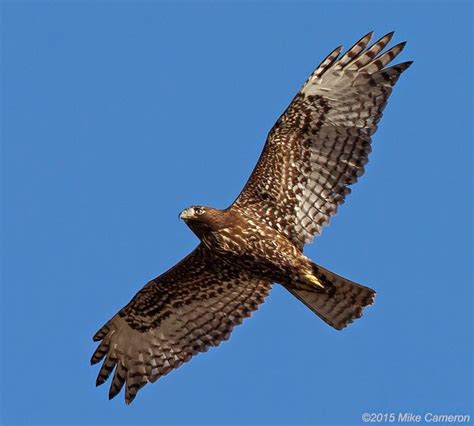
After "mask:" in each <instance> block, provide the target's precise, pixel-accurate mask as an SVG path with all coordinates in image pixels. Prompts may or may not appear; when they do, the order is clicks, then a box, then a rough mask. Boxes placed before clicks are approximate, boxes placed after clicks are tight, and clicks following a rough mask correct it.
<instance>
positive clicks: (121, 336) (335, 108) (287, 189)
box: [91, 33, 412, 404]
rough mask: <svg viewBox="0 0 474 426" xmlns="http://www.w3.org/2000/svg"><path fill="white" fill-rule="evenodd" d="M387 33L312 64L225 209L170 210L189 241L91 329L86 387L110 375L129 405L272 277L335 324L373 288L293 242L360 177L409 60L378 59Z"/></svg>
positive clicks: (387, 55) (238, 316)
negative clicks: (179, 256)
mask: <svg viewBox="0 0 474 426" xmlns="http://www.w3.org/2000/svg"><path fill="white" fill-rule="evenodd" d="M392 35H393V33H389V34H387V35H385V36H384V37H382V38H381V39H380V40H378V41H376V42H375V43H373V44H372V45H369V43H370V39H371V36H372V33H369V34H367V35H366V36H364V37H362V38H361V39H360V40H359V41H358V42H357V43H356V44H354V46H352V47H351V48H350V49H349V50H348V51H347V52H345V53H344V54H342V55H341V50H342V46H340V47H338V48H336V49H335V50H334V51H332V52H331V53H330V54H329V55H328V56H327V57H326V58H325V59H324V60H323V61H322V62H321V64H320V65H319V66H318V67H317V68H316V69H315V71H314V72H313V73H312V74H311V75H310V76H309V78H308V79H307V80H306V82H305V83H304V85H303V86H302V88H301V90H300V91H299V92H298V93H297V95H296V96H295V98H294V99H293V100H292V102H291V103H290V105H289V106H288V108H287V109H286V111H285V112H284V113H283V114H282V115H281V117H280V118H279V119H278V121H277V122H276V123H275V125H274V126H273V128H272V129H271V130H270V132H269V134H268V137H267V140H266V143H265V146H264V149H263V152H262V154H261V156H260V158H259V160H258V162H257V165H256V166H255V169H254V171H253V172H252V174H251V176H250V178H249V180H248V181H247V183H246V185H245V187H244V188H243V190H242V192H241V193H240V195H239V196H238V197H237V199H236V200H235V201H234V202H233V204H232V205H231V206H229V207H228V208H226V209H224V210H218V209H216V208H211V207H206V206H192V207H189V208H187V209H185V210H183V211H182V212H181V214H180V218H181V219H183V220H184V222H185V223H186V224H187V225H188V226H189V228H191V230H192V231H193V232H194V233H195V234H196V235H197V237H198V238H199V240H200V243H199V245H198V246H197V247H196V248H195V250H194V251H193V252H191V253H190V254H189V255H188V256H187V257H185V258H184V259H183V260H181V261H180V262H179V263H178V264H177V265H175V266H174V267H172V268H171V269H170V270H168V271H167V272H165V273H164V274H162V275H160V276H159V277H157V278H155V279H153V280H151V281H150V282H149V283H148V284H146V285H145V287H143V288H142V289H141V290H140V291H139V292H138V293H137V294H136V295H135V297H134V298H133V299H132V300H131V301H130V302H129V303H128V304H127V305H126V306H125V307H124V308H122V309H121V310H120V311H119V312H118V313H117V314H116V315H115V316H114V317H112V319H110V320H109V321H108V322H107V323H106V324H105V325H104V326H103V327H102V328H100V330H99V331H98V332H97V333H96V334H95V335H94V340H95V341H100V344H99V346H98V348H97V349H96V351H95V352H94V354H93V355H92V359H91V362H92V364H95V363H98V362H100V361H101V360H103V364H102V366H101V369H100V371H99V374H98V377H97V385H101V384H103V383H104V382H105V381H106V380H107V379H108V378H109V376H110V375H111V373H112V372H114V374H113V378H112V383H111V386H110V392H109V398H113V397H114V396H116V395H117V394H118V393H119V392H120V390H121V389H122V387H123V385H124V384H125V401H126V403H127V404H129V403H131V402H132V401H133V399H134V398H135V396H136V394H137V392H138V390H139V389H141V388H142V387H143V386H144V385H145V384H146V383H148V382H155V381H156V380H157V379H159V378H160V377H161V376H163V375H165V374H167V373H169V372H170V371H171V370H173V369H175V368H177V367H179V366H180V365H181V364H183V363H184V362H186V361H188V360H189V359H190V358H191V357H192V356H193V355H195V354H197V353H198V352H204V351H206V350H207V349H208V348H209V347H211V346H217V345H218V344H219V343H220V342H221V341H223V340H227V339H228V338H229V335H230V333H231V331H232V329H233V328H234V327H235V326H236V325H238V324H240V323H241V322H242V321H243V319H244V318H246V317H249V316H250V315H251V312H252V311H254V310H256V309H257V308H258V306H259V305H260V304H261V303H262V302H263V301H264V300H265V297H266V296H267V295H268V293H269V291H270V288H271V286H272V284H273V283H279V284H281V285H283V286H284V287H285V288H286V289H287V290H288V291H289V292H290V293H291V294H293V295H294V296H295V297H297V298H298V299H299V300H300V301H301V302H303V303H304V304H305V305H306V306H308V308H309V309H311V310H312V311H313V312H314V313H316V314H317V315H318V316H319V317H320V318H321V319H322V320H323V321H325V322H326V323H327V324H329V325H330V326H332V327H334V328H335V329H337V330H341V329H343V328H344V327H345V326H347V325H348V324H349V323H351V322H352V321H353V320H354V319H356V318H359V317H360V316H361V315H362V309H363V308H364V307H365V306H367V305H370V304H372V303H373V301H374V297H375V291H374V290H372V289H370V288H368V287H365V286H362V285H360V284H356V283H354V282H352V281H349V280H348V279H346V278H342V277H340V276H338V275H336V274H335V273H333V272H331V271H329V270H327V269H325V268H323V267H322V266H319V265H317V264H316V263H314V262H312V261H311V260H310V259H309V258H308V257H306V256H305V255H304V254H303V247H304V245H305V244H306V243H308V242H310V241H311V240H312V238H313V237H314V236H315V235H317V234H319V233H320V231H321V227H322V226H323V225H325V224H326V223H328V221H329V219H330V217H331V216H333V215H334V214H335V213H336V211H337V208H338V206H339V205H340V204H342V203H343V202H344V199H345V197H346V195H348V194H349V192H350V189H349V186H350V185H351V184H353V183H355V182H356V181H357V179H358V177H360V176H361V175H362V174H363V172H364V166H365V164H366V163H367V160H368V155H369V153H370V151H371V137H372V135H373V134H374V133H375V131H376V130H377V123H378V122H379V120H380V118H381V117H382V111H383V109H384V107H385V105H386V103H387V100H388V98H389V96H390V94H391V92H392V87H393V86H394V85H395V83H396V82H397V80H398V78H399V77H400V75H401V73H402V72H403V71H405V70H406V69H407V68H408V67H409V66H410V65H411V63H412V62H411V61H407V62H402V63H398V64H396V65H392V66H388V67H387V65H388V64H389V63H390V62H391V61H392V60H393V59H394V58H395V57H396V56H397V55H398V54H399V53H400V52H401V51H402V49H403V48H404V46H405V43H400V44H397V45H396V46H394V47H392V48H391V49H389V50H386V51H384V49H385V47H386V45H387V44H388V43H389V41H390V40H391V38H392ZM104 358H105V359H104Z"/></svg>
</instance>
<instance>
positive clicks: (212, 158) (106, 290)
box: [0, 1, 474, 425]
mask: <svg viewBox="0 0 474 426" xmlns="http://www.w3.org/2000/svg"><path fill="white" fill-rule="evenodd" d="M369 30H375V32H376V36H381V35H383V34H384V33H385V32H388V31H391V30H395V31H396V34H395V41H396V42H398V41H402V40H407V41H408V45H407V47H406V49H405V51H404V52H403V54H402V55H401V57H400V60H409V59H410V60H414V61H415V63H414V65H413V66H412V67H411V68H410V69H409V70H408V71H407V72H406V73H405V74H404V75H403V76H402V78H401V79H400V81H399V83H398V85H397V87H396V90H395V92H394V95H393V96H392V98H391V99H390V103H389V105H388V107H387V109H386V111H385V116H384V119H383V120H382V122H381V126H380V130H379V132H378V133H377V134H376V136H375V141H374V145H373V147H374V150H373V154H372V156H371V159H370V163H369V165H368V168H367V173H366V175H365V176H364V178H363V179H362V180H361V181H360V182H359V183H358V184H357V185H356V186H354V187H353V194H352V195H351V196H350V197H349V198H348V200H347V202H346V204H345V205H344V206H343V207H342V208H341V209H340V211H339V214H338V216H337V217H336V218H334V219H333V220H332V222H331V224H330V226H329V227H327V228H326V229H325V231H324V232H323V235H322V237H320V238H318V239H317V240H316V241H315V243H314V244H313V245H311V246H308V247H307V249H306V254H307V255H308V256H310V257H311V258H313V259H314V260H315V261H317V262H318V263H320V264H322V265H325V266H326V267H328V268H330V269H332V270H334V271H336V272H338V273H339V274H341V275H345V276H347V277H350V278H351V279H353V280H355V281H358V282H361V283H364V284H367V285H370V286H372V287H374V288H375V289H376V290H377V292H378V298H377V301H376V304H375V305H374V306H373V307H371V308H370V309H368V310H367V311H366V315H365V316H364V318H363V319H362V320H360V321H358V322H357V323H355V324H353V325H352V326H351V327H349V328H348V329H346V330H345V331H343V332H337V331H335V330H332V329H331V328H329V327H328V326H327V325H326V324H324V323H323V322H322V321H320V320H319V319H318V318H317V317H316V316H315V315H313V314H312V313H311V312H310V311H309V310H307V309H306V308H305V307H304V306H302V305H301V304H299V302H298V301H297V300H296V299H293V298H291V297H290V295H289V294H287V293H286V292H285V291H284V290H283V289H281V288H279V287H278V286H275V288H274V290H273V292H272V294H271V296H270V297H269V299H268V301H267V303H266V304H264V305H263V306H262V307H261V309H260V310H259V311H258V312H257V313H256V314H255V315H254V316H253V317H252V318H251V319H249V320H247V321H246V322H245V324H244V325H243V326H241V327H238V328H237V329H236V330H235V332H234V333H233V335H232V338H231V340H230V341H229V342H226V343H224V344H223V345H222V346H220V347H219V348H218V349H213V350H211V351H209V352H208V353H206V354H203V355H200V356H198V357H196V358H194V359H193V360H192V362H190V363H188V364H186V365H185V366H184V367H182V368H180V369H179V370H177V371H175V372H173V373H172V374H170V375H168V376H166V377H165V378H163V379H162V380H160V381H159V382H157V383H156V384H154V385H149V386H147V387H146V388H144V389H143V390H142V391H141V392H140V394H139V395H138V397H137V399H136V400H135V402H134V403H133V405H131V406H129V407H127V406H125V404H124V402H123V395H122V394H121V395H120V396H119V397H118V398H116V399H115V400H113V401H111V402H109V401H108V400H107V389H106V388H105V387H102V388H99V389H96V388H95V386H94V382H95V376H96V374H97V370H98V369H97V367H91V366H90V365H89V358H90V355H91V353H92V351H93V350H94V349H95V344H94V343H93V342H92V340H91V336H92V334H93V333H94V332H95V331H96V330H97V328H98V327H99V326H100V325H102V324H103V323H104V322H105V321H106V320H107V319H109V318H110V317H111V316H112V315H113V314H114V313H115V312H116V311H117V310H118V309H119V308H120V307H122V306H123V305H124V304H125V303H126V302H128V300H129V299H130V298H131V297H132V296H133V295H134V294H135V292H136V291H137V290H138V289H140V288H141V287H142V285H143V284H144V283H145V282H146V281H148V280H149V279H151V278H152V277H154V276H156V275H158V274H160V273H161V272H163V271H164V270H165V269H167V268H168V267H170V266H172V265H173V264H174V263H175V262H176V261H178V260H179V259H181V258H182V257H183V256H184V255H185V254H187V253H188V252H189V251H190V250H191V249H192V248H193V247H194V246H195V245H196V242H197V240H196V238H195V236H194V235H193V234H192V233H191V231H190V230H189V229H188V228H187V227H186V226H185V225H184V223H182V222H181V221H179V220H178V213H179V211H180V210H181V209H182V208H184V207H186V206H188V205H190V204H208V205H212V206H216V207H222V208H223V207H226V206H227V205H228V204H229V203H230V202H231V201H232V200H233V199H234V197H235V196H236V195H237V193H238V192H239V191H240V189H241V187H242V185H243V184H244V182H245V181H246V179H247V177H248V175H249V173H250V171H251V169H252V168H253V166H254V165H255V162H256V160H257V157H258V154H259V153H260V151H261V149H262V145H263V142H264V140H265V137H266V133H267V132H268V130H269V129H270V128H271V126H272V125H273V123H274V121H275V120H276V119H277V117H278V116H279V114H280V113H281V112H282V111H283V110H284V109H285V107H286V106H287V104H288V102H289V101H290V100H291V98H292V97H293V95H294V94H295V93H296V91H297V90H298V89H299V87H300V85H301V84H302V82H303V81H304V80H305V79H306V77H307V75H308V74H309V73H310V72H311V71H312V69H313V67H314V66H316V65H317V64H318V63H319V61H320V60H321V59H322V58H323V56H325V54H327V53H328V52H329V51H330V50H331V49H332V48H334V47H335V46H337V45H339V44H340V43H343V44H344V45H345V46H346V47H348V46H349V45H350V44H352V43H353V42H354V41H356V40H357V39H358V38H359V37H360V36H361V35H363V34H365V33H366V32H368V31H369ZM1 36H2V57H1V61H2V63H1V70H2V95H1V100H2V145H3V156H2V160H3V167H2V172H3V175H2V178H3V200H2V202H3V205H2V214H3V233H2V235H3V237H2V241H3V255H2V260H3V277H2V301H1V311H2V325H3V330H2V336H1V338H2V380H1V386H0V389H1V390H0V391H1V393H2V395H1V397H2V400H1V401H2V402H1V416H2V417H1V418H2V420H1V421H2V423H3V424H12V425H13V424H40V423H41V424H62V425H65V424H72V423H77V424H106V423H111V424H135V425H136V424H159V425H166V424H221V425H222V424H231V423H239V424H264V423H266V424H277V423H281V424H288V425H289V424H293V425H294V424H303V423H308V424H321V425H328V424H344V425H353V424H354V425H357V424H360V423H361V420H360V418H361V414H362V413H363V412H398V411H412V412H418V413H424V412H427V411H433V412H437V413H470V414H471V416H472V415H473V414H474V413H473V410H472V401H473V395H472V393H473V388H472V377H473V371H472V345H473V325H472V319H473V317H472V303H473V297H472V296H473V290H472V284H473V283H472V270H471V259H472V224H471V217H472V102H471V96H472V75H473V70H472V47H473V46H472V41H471V36H472V6H471V5H470V3H469V2H464V3H461V2H459V3H456V2H449V3H448V2H446V3H441V2H437V3H435V2H431V3H429V2H419V3H416V2H398V3H389V2H380V3H375V2H358V3H354V2H351V3H349V2H327V3H322V2H321V3H316V2H301V3H297V2H278V3H277V2H275V3H271V2H261V3H257V2H243V3H239V4H238V3H237V2H221V3H219V2H209V3H205V2H200V3H191V2H183V3H178V2H176V3H172V2H152V1H143V2H105V1H102V2H86V1H84V2H63V3H60V2H53V1H49V2H42V1H41V2H26V1H21V2H13V1H9V2H5V1H4V2H2V23H1Z"/></svg>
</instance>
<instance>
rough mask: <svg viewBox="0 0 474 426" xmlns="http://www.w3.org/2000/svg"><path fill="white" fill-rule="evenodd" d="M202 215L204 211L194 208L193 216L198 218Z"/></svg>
mask: <svg viewBox="0 0 474 426" xmlns="http://www.w3.org/2000/svg"><path fill="white" fill-rule="evenodd" d="M203 213H204V209H201V207H194V214H197V215H198V216H200V215H202V214H203Z"/></svg>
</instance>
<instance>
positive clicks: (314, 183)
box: [231, 33, 411, 248]
mask: <svg viewBox="0 0 474 426" xmlns="http://www.w3.org/2000/svg"><path fill="white" fill-rule="evenodd" d="M392 35H393V33H390V34H387V35H386V36H384V37H382V38H381V39H380V40H379V41H377V42H376V43H374V44H373V45H372V46H370V47H367V46H368V43H369V41H370V38H371V36H372V33H369V34H367V35H366V36H365V37H363V38H362V39H361V40H359V41H358V42H357V43H356V44H355V45H354V46H353V47H352V48H351V49H349V50H348V51H347V52H346V53H345V54H344V55H343V56H341V57H340V58H339V59H338V57H339V54H340V52H341V49H342V47H338V48H337V49H335V50H334V51H333V52H332V53H330V54H329V56H328V57H327V58H326V59H325V60H324V61H323V62H322V63H321V64H320V65H319V66H318V68H316V70H315V71H314V72H313V73H312V74H311V76H310V77H309V78H308V80H307V81H306V83H305V84H304V85H303V87H302V88H301V90H300V92H299V93H298V94H297V95H296V97H295V98H294V99H293V101H292V102H291V104H290V105H289V107H288V108H287V110H286V111H285V112H284V113H283V115H282V116H281V117H280V118H279V119H278V121H277V122H276V124H275V125H274V127H273V128H272V129H271V131H270V133H269V135H268V137H267V141H266V144H265V147H264V150H263V152H262V154H261V156H260V159H259V161H258V163H257V165H256V167H255V169H254V171H253V173H252V175H251V176H250V179H249V180H248V182H247V184H246V185H245V187H244V189H243V190H242V192H241V194H240V195H239V197H238V198H237V200H236V201H235V202H234V204H233V205H232V206H231V208H233V209H239V210H240V211H243V212H244V213H246V214H247V215H250V216H252V217H258V218H259V219H261V220H264V221H265V222H266V223H267V224H269V225H270V226H273V227H274V228H276V229H277V230H279V231H280V232H282V233H283V234H285V235H286V236H287V237H288V238H289V239H290V240H291V241H293V242H294V243H295V244H296V245H297V246H298V247H300V248H302V247H303V246H304V244H305V243H307V242H310V241H311V240H312V238H313V236H314V235H316V234H319V232H320V230H321V227H322V226H323V225H325V224H326V223H327V222H328V221H329V219H330V217H331V216H332V215H334V214H335V213H336V211H337V208H338V206H339V205H340V204H342V203H343V202H344V199H345V197H346V195H347V194H349V192H350V189H349V188H348V186H349V185H351V184H353V183H354V182H356V181H357V178H358V177H359V176H361V175H362V174H363V172H364V166H365V164H366V163H367V161H368V155H369V153H370V151H371V146H370V144H371V136H372V135H373V134H374V133H375V131H376V130H377V123H378V121H379V120H380V118H381V117H382V111H383V109H384V107H385V105H386V103H387V99H388V97H389V96H390V94H391V92H392V87H393V86H394V85H395V83H396V82H397V80H398V78H399V77H400V74H401V73H402V72H403V71H404V70H406V69H407V68H408V67H409V66H410V64H411V62H403V63H400V64H397V65H394V66H391V67H386V65H387V64H388V63H389V62H390V61H391V60H392V59H393V58H395V57H396V56H397V55H398V54H399V53H400V52H401V51H402V49H403V47H404V45H405V43H400V44H397V45H396V46H394V47H392V48H391V49H390V50H388V51H386V52H384V53H380V52H381V51H382V50H383V49H384V48H385V46H386V45H387V43H388V42H389V41H390V40H391V38H392Z"/></svg>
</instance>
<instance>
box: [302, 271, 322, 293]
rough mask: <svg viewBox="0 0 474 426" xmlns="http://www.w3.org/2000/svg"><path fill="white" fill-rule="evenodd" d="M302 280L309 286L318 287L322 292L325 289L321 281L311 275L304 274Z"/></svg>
mask: <svg viewBox="0 0 474 426" xmlns="http://www.w3.org/2000/svg"><path fill="white" fill-rule="evenodd" d="M304 278H305V279H306V280H307V281H308V282H309V283H311V284H313V285H315V286H316V287H320V288H322V289H323V290H324V289H325V288H326V287H325V286H324V285H323V284H322V283H321V281H319V280H318V279H317V278H316V277H315V276H314V275H311V274H305V275H304Z"/></svg>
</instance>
